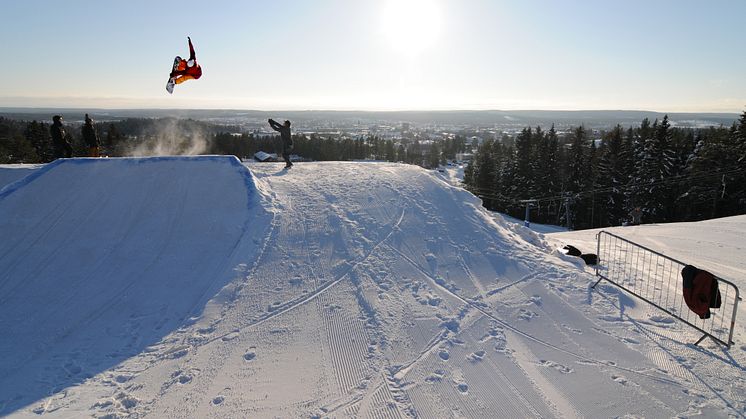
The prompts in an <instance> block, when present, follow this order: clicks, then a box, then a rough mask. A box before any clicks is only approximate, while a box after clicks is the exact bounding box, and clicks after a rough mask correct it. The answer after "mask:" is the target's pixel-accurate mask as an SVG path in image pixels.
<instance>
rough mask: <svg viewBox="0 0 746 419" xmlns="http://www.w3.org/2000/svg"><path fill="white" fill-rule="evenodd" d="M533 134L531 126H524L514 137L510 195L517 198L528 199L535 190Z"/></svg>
mask: <svg viewBox="0 0 746 419" xmlns="http://www.w3.org/2000/svg"><path fill="white" fill-rule="evenodd" d="M532 157H533V134H532V131H531V128H524V129H523V130H522V131H521V133H520V134H519V135H518V137H516V139H515V160H514V161H513V164H514V165H515V166H514V168H513V183H512V184H511V185H510V186H511V192H510V196H512V197H516V198H518V199H530V198H531V196H532V194H533V193H534V192H535V188H534V182H533V173H532V170H531V169H532Z"/></svg>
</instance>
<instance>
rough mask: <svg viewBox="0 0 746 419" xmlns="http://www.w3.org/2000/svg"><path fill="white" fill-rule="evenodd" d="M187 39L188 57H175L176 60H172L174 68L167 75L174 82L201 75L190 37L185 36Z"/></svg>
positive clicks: (178, 82)
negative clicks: (186, 58)
mask: <svg viewBox="0 0 746 419" xmlns="http://www.w3.org/2000/svg"><path fill="white" fill-rule="evenodd" d="M187 40H188V41H189V59H188V60H185V59H183V58H181V57H176V60H174V69H173V71H171V74H170V76H169V77H171V79H173V81H174V83H176V84H181V83H184V82H185V81H187V80H192V79H198V78H200V77H202V67H200V66H199V64H197V57H196V56H195V55H194V46H193V45H192V38H190V37H188V36H187Z"/></svg>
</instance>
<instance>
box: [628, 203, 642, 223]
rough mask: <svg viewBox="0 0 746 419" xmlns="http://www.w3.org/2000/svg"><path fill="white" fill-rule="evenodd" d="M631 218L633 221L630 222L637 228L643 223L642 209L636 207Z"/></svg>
mask: <svg viewBox="0 0 746 419" xmlns="http://www.w3.org/2000/svg"><path fill="white" fill-rule="evenodd" d="M629 216H630V217H631V220H630V222H629V224H630V225H633V226H636V225H640V223H642V210H641V209H640V207H635V208H634V209H633V210H632V211H630V212H629Z"/></svg>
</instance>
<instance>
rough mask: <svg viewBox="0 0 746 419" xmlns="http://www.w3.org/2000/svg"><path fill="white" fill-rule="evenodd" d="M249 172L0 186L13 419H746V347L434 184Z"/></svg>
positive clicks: (111, 174)
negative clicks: (711, 337) (600, 278)
mask: <svg viewBox="0 0 746 419" xmlns="http://www.w3.org/2000/svg"><path fill="white" fill-rule="evenodd" d="M247 166H248V167H245V166H243V165H241V164H240V163H239V162H238V160H237V159H235V158H233V157H221V156H202V157H161V158H144V159H68V160H58V161H57V162H55V163H52V164H49V165H46V166H44V167H41V168H36V167H31V168H29V167H25V168H20V167H4V168H0V182H1V183H0V188H2V189H1V190H0V235H1V240H0V336H1V337H2V338H0V415H3V416H4V415H8V416H10V417H30V416H36V415H37V414H43V415H45V416H52V417H100V418H104V417H106V418H116V417H146V416H148V417H154V418H161V417H174V418H184V417H194V418H206V417H219V418H223V417H247V418H249V417H251V418H255V417H259V418H261V417H306V418H309V417H310V418H322V417H371V418H400V417H435V418H441V417H469V418H487V417H490V418H491V417H511V418H513V417H527V416H528V417H535V416H540V417H577V416H585V417H612V416H613V417H616V416H645V417H671V416H695V415H700V414H702V415H707V416H720V417H722V416H744V415H746V403H744V400H745V399H746V391H745V389H746V382H745V379H744V376H746V374H744V365H746V362H745V361H746V357H745V356H744V353H745V351H744V350H745V349H746V347H744V344H743V342H740V341H739V340H738V339H736V344H735V345H734V346H733V347H732V348H731V349H730V350H725V349H722V348H720V347H719V346H717V345H714V344H712V343H708V342H707V341H705V342H703V343H702V344H701V346H700V347H695V346H692V345H691V342H693V341H695V340H696V339H697V338H698V337H699V336H698V335H697V334H696V333H695V332H692V331H690V330H688V329H686V328H685V327H684V326H682V325H681V324H679V323H677V322H670V321H650V318H651V314H650V313H651V312H650V311H649V308H647V307H645V306H644V305H643V303H641V302H640V301H637V300H634V298H633V297H630V296H627V295H625V294H624V293H623V292H621V291H619V290H616V289H614V288H613V287H611V286H601V285H600V286H599V287H598V288H599V289H598V290H597V291H594V290H590V289H589V287H590V285H591V284H592V283H593V282H594V276H593V275H592V274H590V273H587V272H586V271H585V270H584V268H583V267H582V266H580V265H579V264H576V263H574V261H573V260H570V259H568V258H567V257H565V256H564V255H559V254H558V253H557V252H556V251H555V250H554V245H550V244H548V243H549V242H548V241H547V239H545V238H544V236H542V235H538V234H535V233H533V232H531V231H529V230H527V229H525V228H523V227H521V226H518V225H515V224H513V223H510V222H507V221H505V220H504V219H503V218H502V217H500V216H494V215H492V214H491V213H489V212H487V211H486V210H484V209H483V208H482V207H481V205H480V202H479V200H478V199H476V198H475V197H473V196H472V195H471V194H469V193H468V192H466V191H464V190H462V189H459V188H456V187H453V186H450V185H449V184H447V183H446V182H445V181H443V180H442V179H441V178H439V177H438V176H436V175H435V174H434V173H432V172H430V171H426V170H424V169H421V168H418V167H414V166H407V165H399V164H387V163H306V164H296V165H295V166H293V168H292V169H290V170H283V169H282V167H281V166H280V165H279V164H258V163H257V164H248V165H247ZM17 170H24V171H25V172H24V173H23V175H22V176H21V175H17V173H18V172H13V171H17ZM11 172H12V173H11ZM11 182H12V183H11ZM6 183H7V185H6ZM3 186H4V187H3ZM588 250H592V249H588ZM589 272H590V271H589ZM656 315H657V316H658V317H665V316H661V315H660V313H657V314H656ZM674 332H675V333H674Z"/></svg>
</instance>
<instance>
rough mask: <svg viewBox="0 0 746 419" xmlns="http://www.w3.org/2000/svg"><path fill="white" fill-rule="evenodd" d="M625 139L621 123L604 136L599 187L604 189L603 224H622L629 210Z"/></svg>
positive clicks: (599, 168) (599, 170)
mask: <svg viewBox="0 0 746 419" xmlns="http://www.w3.org/2000/svg"><path fill="white" fill-rule="evenodd" d="M624 141H625V140H624V139H623V130H622V127H621V126H620V125H617V126H616V127H614V129H613V130H612V131H611V132H610V133H608V134H607V135H606V137H605V138H604V143H603V144H604V146H603V155H602V156H601V159H600V160H599V167H598V188H599V189H601V190H603V191H604V192H603V193H602V195H601V196H602V197H603V214H602V217H601V225H602V226H607V225H612V226H613V225H620V224H622V222H623V221H624V220H625V219H626V215H627V212H628V211H626V210H625V205H624V187H625V185H626V183H627V176H626V173H625V172H626V170H627V164H626V162H625V160H624V157H625V156H624V153H625V150H624V149H625V146H624Z"/></svg>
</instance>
